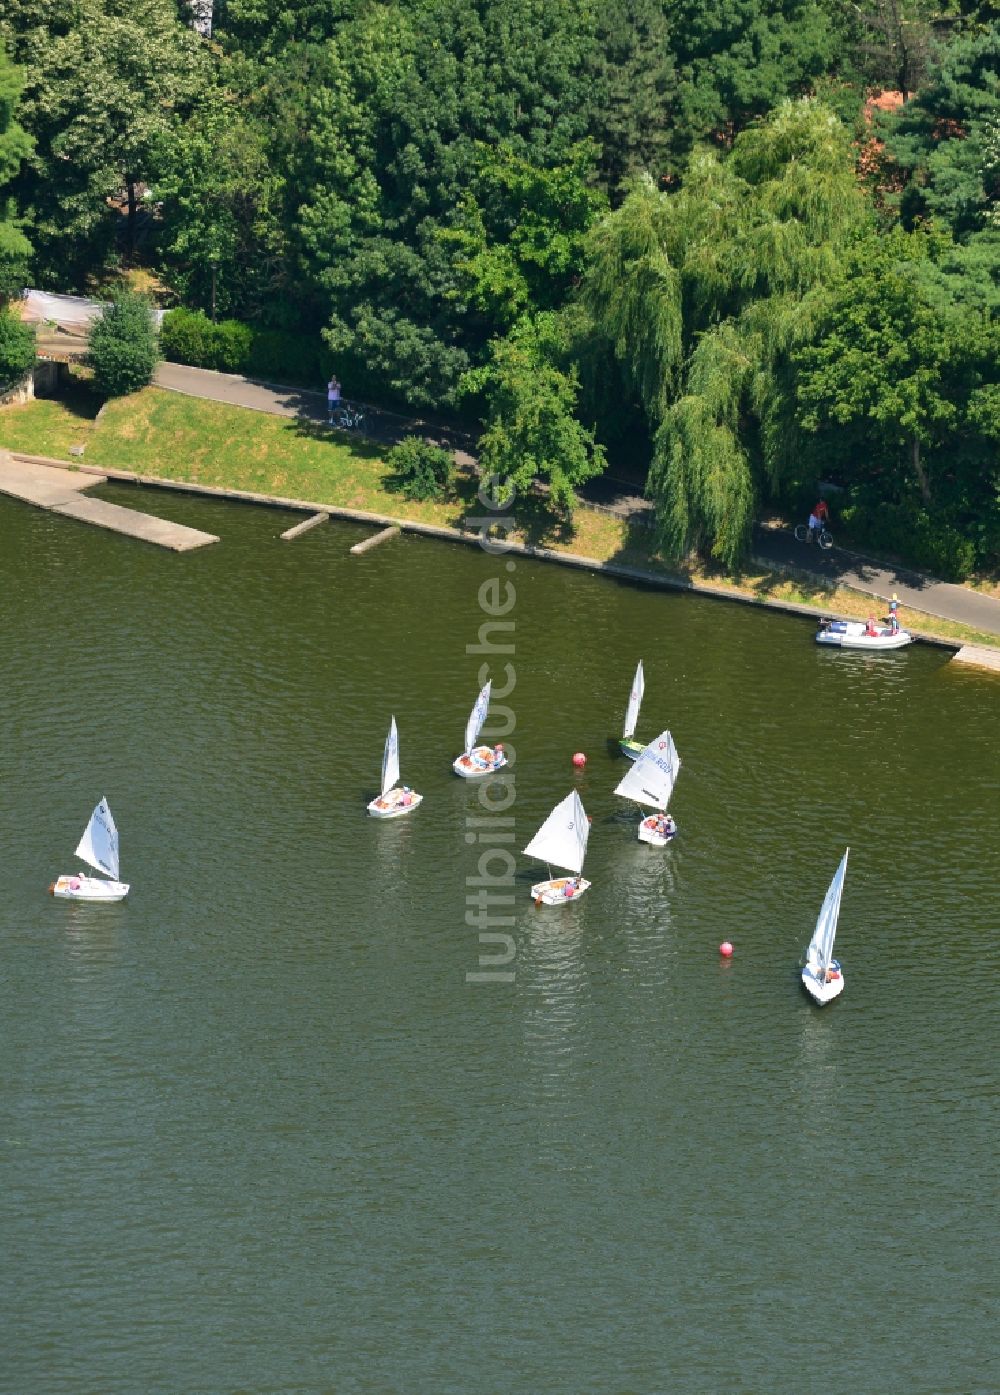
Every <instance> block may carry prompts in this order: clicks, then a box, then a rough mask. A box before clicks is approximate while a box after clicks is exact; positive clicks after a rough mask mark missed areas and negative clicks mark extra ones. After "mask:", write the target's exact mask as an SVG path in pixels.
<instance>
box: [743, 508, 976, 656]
mask: <svg viewBox="0 0 1000 1395" xmlns="http://www.w3.org/2000/svg"><path fill="white" fill-rule="evenodd" d="M753 553H754V556H755V557H759V558H760V559H761V561H763V562H768V563H772V564H774V565H777V566H786V567H794V568H795V569H796V570H797V571H802V572H809V573H811V574H812V575H813V576H818V577H822V579H823V580H824V581H828V582H830V583H832V584H834V585H838V586H850V587H851V589H852V590H854V591H865V592H867V593H868V594H869V595H870V596H877V597H879V598H880V599H881V600H884V601H888V600H889V599H890V597H891V596H892V594H893V592H895V593H896V595H897V596H898V597H899V603H900V606H902V607H904V608H905V607H906V606H910V607H912V609H914V610H922V611H923V612H924V614H925V615H936V616H938V618H939V619H941V620H954V621H956V622H957V623H958V624H961V625H971V626H972V628H973V629H976V630H982V631H983V633H984V634H991V635H1000V601H998V600H994V599H993V597H992V596H985V595H983V594H982V593H981V592H979V591H972V590H970V589H969V587H967V586H952V585H951V584H950V583H948V582H946V581H934V580H933V579H932V578H931V577H928V576H922V575H921V574H920V573H919V572H913V571H909V570H908V569H906V568H903V567H893V566H892V565H890V564H889V563H886V562H873V561H870V560H869V559H868V558H866V557H860V556H859V555H858V554H857V553H855V552H845V551H844V550H843V548H839V547H831V548H830V550H829V551H828V552H822V551H821V550H820V549H819V548H818V547H815V546H814V545H813V544H811V543H800V542H796V540H795V534H794V533H791V532H789V531H787V530H786V529H783V528H758V529H757V531H756V533H755V535H754V543H753ZM903 625H904V626H905V625H906V616H905V615H904V616H903Z"/></svg>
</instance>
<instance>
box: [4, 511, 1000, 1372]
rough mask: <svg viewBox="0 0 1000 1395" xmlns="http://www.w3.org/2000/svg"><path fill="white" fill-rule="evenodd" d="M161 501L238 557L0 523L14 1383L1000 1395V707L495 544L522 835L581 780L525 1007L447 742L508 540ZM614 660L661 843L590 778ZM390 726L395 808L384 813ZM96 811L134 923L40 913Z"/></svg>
mask: <svg viewBox="0 0 1000 1395" xmlns="http://www.w3.org/2000/svg"><path fill="white" fill-rule="evenodd" d="M109 493H110V494H112V495H114V497H121V496H122V494H123V493H125V491H120V492H119V493H117V494H115V492H114V491H109ZM142 497H143V500H144V501H145V502H146V505H147V506H148V507H151V508H153V509H154V510H156V511H159V512H161V513H162V514H164V515H169V516H172V517H177V518H179V519H182V520H184V521H190V522H192V523H194V524H196V525H199V526H203V527H206V528H209V529H211V530H212V531H214V532H218V533H219V534H221V535H222V537H223V539H224V541H223V542H222V543H221V544H220V545H218V546H216V547H213V548H209V549H206V550H204V551H203V552H199V553H195V554H191V555H189V556H186V557H175V556H172V555H169V554H161V553H160V552H159V551H157V550H154V549H152V548H145V547H143V546H142V545H140V544H135V543H131V542H129V541H126V540H123V539H120V538H115V537H113V536H111V535H105V534H101V533H99V532H97V531H94V530H89V529H87V528H84V527H82V526H76V525H73V524H71V523H69V522H66V521H63V520H55V519H52V518H50V517H48V516H46V515H44V514H39V513H35V512H32V511H31V510H29V509H27V508H24V507H22V506H19V505H15V504H13V503H9V502H7V501H0V597H2V614H3V619H4V624H3V655H2V661H3V679H4V704H3V717H2V722H3V730H2V741H0V830H2V832H0V839H2V842H0V847H2V850H3V863H4V871H5V890H6V896H5V904H4V911H3V914H2V917H0V935H2V955H3V1002H2V1012H3V1059H2V1067H3V1077H2V1078H3V1085H2V1117H0V1125H2V1127H0V1138H2V1153H0V1158H2V1163H0V1167H2V1181H3V1185H4V1198H5V1206H4V1220H3V1224H2V1232H0V1239H2V1255H3V1263H2V1274H3V1278H2V1280H0V1283H2V1286H3V1299H4V1312H5V1321H4V1331H5V1335H4V1338H3V1346H4V1359H3V1361H2V1362H0V1371H2V1374H0V1386H2V1388H3V1389H4V1390H9V1391H11V1392H12V1393H13V1392H17V1395H29V1393H30V1395H34V1393H35V1392H37V1395H63V1393H64V1392H65V1395H81V1392H90V1391H93V1392H98V1391H99V1392H102V1395H136V1393H137V1392H149V1393H150V1395H154V1393H155V1395H161V1393H162V1395H203V1393H205V1395H207V1392H213V1395H215V1392H246V1393H248V1395H265V1392H266V1393H267V1395H270V1392H281V1393H282V1395H286V1392H287V1393H289V1395H290V1393H291V1392H309V1393H310V1395H312V1392H320V1391H336V1392H338V1395H347V1393H350V1395H353V1392H379V1395H381V1392H399V1393H400V1395H414V1393H415V1392H420V1395H424V1393H425V1392H426V1395H469V1393H470V1392H480V1391H481V1392H484V1395H493V1393H494V1392H506V1391H511V1392H518V1395H520V1393H521V1392H524V1395H542V1392H545V1393H546V1395H548V1392H552V1395H563V1393H564V1392H566V1393H567V1395H568V1393H570V1392H572V1395H580V1393H582V1392H595V1395H597V1393H598V1392H600V1393H601V1395H604V1392H636V1393H637V1395H658V1392H664V1391H672V1390H678V1391H696V1392H712V1393H713V1395H714V1392H722V1391H736V1390H740V1391H751V1392H781V1393H782V1395H783V1393H784V1392H788V1393H789V1395H799V1393H800V1392H811V1391H823V1392H848V1393H850V1395H854V1393H855V1392H869V1391H870V1392H879V1391H906V1392H915V1391H922V1392H972V1391H993V1390H996V1389H997V1388H998V1387H1000V1379H998V1375H997V1372H996V1369H995V1367H991V1366H990V1364H989V1362H990V1350H991V1344H990V1339H989V1333H990V1329H991V1323H992V1322H994V1320H995V1310H994V1308H993V1302H994V1293H995V1284H994V1282H993V1279H994V1275H993V1273H992V1272H991V1267H990V1258H991V1248H992V1246H993V1244H994V1242H995V1233H994V1232H991V1230H990V1229H989V1226H988V1223H987V1221H988V1216H987V1212H986V1211H985V1203H986V1201H987V1200H988V1196H989V1190H990V1186H991V1182H992V1181H993V1180H995V1179H994V1174H993V1146H994V1145H993V1137H992V1133H991V1127H992V1124H993V1122H994V1121H993V1117H992V1115H991V1112H990V1109H991V1096H990V1088H991V1085H992V1083H993V1053H994V1051H995V1015H994V1014H995V988H994V984H995V970H994V959H995V934H996V929H997V925H996V915H995V909H994V907H995V888H996V884H997V873H998V855H997V850H996V847H997V845H996V833H995V825H996V814H997V808H998V797H997V796H998V780H997V774H998V764H997V754H996V731H997V720H996V718H997V699H998V686H997V684H996V683H995V682H993V681H991V680H990V679H989V678H988V677H976V676H972V675H968V674H956V673H954V672H952V671H951V670H950V669H949V668H948V667H947V666H946V664H945V656H944V655H943V654H941V653H939V652H936V651H933V650H926V649H914V650H911V651H909V652H906V653H903V654H900V655H890V656H886V657H883V658H880V659H875V658H873V657H871V656H866V655H859V656H852V655H838V654H830V653H824V652H817V651H816V649H815V647H814V646H813V645H812V644H811V642H810V640H811V635H810V631H809V629H808V627H807V626H805V625H804V624H803V623H802V622H800V621H797V620H791V619H783V618H780V617H775V616H771V615H764V614H761V613H758V612H755V611H749V610H744V609H742V608H739V607H733V606H727V605H721V604H717V603H713V602H710V601H700V600H695V599H693V598H691V597H689V596H681V595H677V596H675V595H669V594H657V593H651V592H645V591H643V590H641V589H639V588H634V587H630V586H624V585H617V584H615V583H612V582H609V581H606V580H598V579H595V578H592V577H589V576H586V575H582V574H578V573H575V572H569V571H563V570H560V569H558V568H553V567H546V566H543V565H527V564H523V563H521V564H519V565H518V567H517V573H516V577H515V580H516V584H517V587H518V601H517V606H516V609H515V611H514V612H513V614H514V618H515V621H516V627H517V628H516V655H515V657H514V663H515V666H516V670H517V687H516V689H515V692H514V694H513V695H512V698H511V702H512V704H513V706H514V707H515V709H516V716H517V732H516V738H515V744H516V748H517V765H516V775H517V791H518V795H517V802H516V805H515V814H516V835H517V844H516V846H517V847H518V848H520V847H521V846H523V845H524V843H525V842H526V841H527V839H528V838H529V837H530V836H531V834H532V833H533V832H534V830H535V828H536V827H537V825H538V823H540V822H541V820H542V818H543V817H544V816H545V815H546V813H547V812H548V810H549V809H550V808H551V806H552V805H553V804H554V803H555V802H556V800H557V799H559V798H561V797H562V796H563V795H564V794H565V793H566V792H567V791H568V789H569V788H571V786H572V785H573V784H574V782H575V783H576V784H577V785H578V787H579V789H580V792H581V794H582V797H583V800H584V803H585V805H586V807H587V810H588V812H589V813H590V815H591V816H592V818H593V833H592V838H591V848H590V854H589V857H588V863H587V873H588V875H589V876H590V877H591V878H592V879H593V882H594V887H593V890H592V891H591V892H590V893H589V895H588V896H587V897H586V898H585V899H584V900H582V901H581V902H579V903H578V904H577V905H575V906H573V907H569V908H566V909H565V910H555V911H552V910H535V908H534V907H532V906H531V904H530V901H529V898H528V886H529V884H530V881H531V877H532V872H534V871H535V870H536V869H534V868H532V867H530V866H528V865H527V864H526V863H525V861H524V859H523V858H521V859H519V870H518V886H517V894H518V901H517V923H516V927H515V930H516V937H517V945H518V954H517V976H516V982H515V983H514V984H513V985H511V986H500V985H491V986H480V987H471V986H469V985H467V984H466V982H465V974H466V972H467V971H469V970H475V969H476V967H477V963H476V953H477V946H476V935H475V931H474V930H473V929H472V928H470V927H468V926H467V925H465V923H464V909H465V907H464V897H465V892H466V886H465V880H466V877H467V876H472V875H475V871H476V858H477V854H478V849H477V848H476V847H470V846H468V845H467V844H466V843H465V841H464V838H463V834H464V831H465V823H464V821H465V817H466V815H467V813H469V812H475V811H476V808H477V799H476V792H475V789H474V788H471V787H469V786H467V785H465V784H464V783H462V782H460V781H458V780H456V779H454V777H453V776H452V775H451V773H450V761H451V759H452V757H453V756H454V755H455V754H457V752H458V750H459V745H460V741H461V736H462V732H463V728H464V723H465V718H466V715H467V713H468V709H469V707H470V706H471V703H472V700H473V698H474V696H475V691H476V686H477V683H476V672H477V668H478V664H479V661H480V660H479V658H478V657H477V658H473V657H468V656H466V654H465V652H464V649H465V645H466V643H467V642H469V641H472V640H473V639H474V637H475V631H476V629H477V627H478V625H479V623H480V620H481V618H482V617H481V615H480V613H479V611H478V606H477V588H478V585H479V583H480V581H482V580H483V579H485V578H486V577H489V576H490V575H493V574H494V573H495V572H496V568H497V564H496V562H492V561H490V559H488V558H486V557H484V556H483V555H482V554H480V553H479V552H477V551H474V550H472V549H466V548H461V547H449V546H444V545H437V544H433V543H429V542H424V541H419V540H416V539H400V540H397V541H395V542H393V543H391V544H389V545H387V546H385V547H383V548H380V549H378V550H376V551H374V552H372V553H369V554H366V555H365V556H363V557H361V558H350V557H349V556H348V555H347V548H348V546H349V545H350V543H351V542H352V541H354V540H355V538H356V536H357V534H356V533H355V532H353V531H352V530H350V529H349V528H347V527H346V526H331V527H329V528H326V529H322V530H317V531H315V532H313V533H310V534H309V535H307V536H305V537H303V538H301V539H299V540H298V541H296V542H294V543H292V544H283V543H279V542H277V541H276V534H277V533H278V532H279V531H280V529H281V527H283V526H287V525H286V524H285V523H284V521H283V516H282V515H277V514H272V513H268V512H266V511H259V512H258V511H254V510H249V509H247V510H240V509H238V508H235V507H229V506H222V505H213V504H208V503H204V502H201V501H193V500H184V499H182V498H176V497H169V496H142ZM135 501H136V495H135V494H134V493H130V494H128V495H127V497H126V499H125V502H133V503H134V502H135ZM505 575H506V574H505ZM640 656H641V657H643V659H644V660H645V668H646V698H645V703H644V708H643V713H642V717H641V721H640V728H639V734H640V735H642V736H647V737H649V736H652V735H654V734H655V732H656V731H657V730H658V729H659V727H660V726H661V725H669V726H670V727H671V728H672V730H673V732H674V736H675V739H676V741H677V746H678V749H679V751H680V753H681V757H682V760H683V769H682V772H681V776H680V780H679V782H678V786H677V792H676V799H675V803H674V812H675V814H676V816H677V818H678V821H679V824H680V827H681V837H680V838H678V840H677V841H676V842H675V843H674V844H673V845H672V846H671V847H670V848H669V849H668V850H667V851H666V852H665V853H662V854H658V853H656V852H653V851H651V850H647V849H646V848H644V847H640V846H639V844H638V843H637V842H636V841H635V837H634V821H633V820H632V819H631V818H627V819H624V820H623V819H622V818H620V817H619V815H618V811H617V809H616V801H615V800H614V799H613V798H612V796H611V794H610V791H611V789H612V788H613V786H614V784H615V783H616V782H617V780H618V778H620V775H621V773H622V765H621V763H620V761H618V760H615V759H612V757H611V755H610V754H609V753H608V747H607V740H608V737H609V736H613V735H615V734H616V733H617V731H618V730H620V721H621V712H622V708H623V706H624V702H625V698H626V696H627V690H628V686H629V682H630V680H631V675H632V671H633V669H634V667H635V662H636V659H637V658H639V657H640ZM392 712H394V713H395V715H396V718H397V721H398V723H399V727H400V734H401V743H402V764H403V778H404V780H406V781H407V782H409V783H412V784H413V785H414V786H415V787H417V788H418V789H420V790H421V791H422V792H423V793H424V795H425V802H424V805H423V807H422V808H421V810H420V811H419V813H418V814H416V815H415V816H414V818H413V819H412V820H409V821H405V822H399V823H395V824H388V825H377V824H375V823H374V822H372V821H370V820H366V819H365V818H364V816H363V809H364V803H365V801H366V800H367V799H368V798H370V797H371V795H372V794H373V793H374V790H375V786H376V783H377V779H378V773H379V764H380V759H381V748H382V742H383V740H384V736H385V730H386V726H387V723H388V718H389V715H390V714H391V713H392ZM577 749H582V750H585V751H587V752H588V754H589V757H590V760H589V764H588V767H587V770H586V771H585V772H584V773H583V774H582V775H577V774H575V773H574V772H573V770H572V768H571V766H570V759H569V758H570V755H571V753H572V752H573V751H574V750H577ZM102 793H106V794H107V795H108V797H109V800H110V803H111V807H112V809H113V811H114V813H115V816H116V819H117V821H118V824H119V828H120V831H121V836H122V863H123V866H122V875H123V876H124V877H125V879H126V880H129V881H131V882H132V884H133V888H134V889H133V892H132V895H131V896H130V897H129V900H128V901H127V902H126V903H125V904H124V905H123V906H120V907H104V908H96V907H89V908H88V907H79V906H74V905H72V904H71V903H66V902H54V901H53V900H52V899H51V898H49V897H47V896H46V895H45V894H44V891H45V887H46V885H47V884H48V882H49V881H50V880H51V879H52V877H53V876H55V874H56V873H58V872H59V871H68V870H71V869H72V868H73V867H74V866H75V865H76V864H75V860H74V859H73V857H72V855H71V854H72V850H73V848H74V847H75V845H76V841H77V839H78V837H79V835H80V831H81V829H82V828H83V825H84V823H85V821H86V818H87V816H88V814H89V811H90V809H91V808H92V806H93V804H94V802H95V801H96V799H97V798H98V797H99V795H100V794H102ZM848 843H849V844H850V846H851V849H852V852H851V861H850V866H849V870H848V879H847V887H846V891H845V895H844V904H843V911H842V915H841V927H840V934H839V937H838V949H839V952H840V954H841V957H842V959H843V961H844V963H845V968H846V974H847V988H846V991H845V993H844V996H843V998H842V999H840V1000H839V1002H838V1003H837V1004H836V1005H835V1006H833V1007H832V1008H829V1009H827V1010H826V1011H825V1012H823V1013H819V1012H817V1011H816V1010H814V1009H812V1008H811V1007H810V1006H809V1004H808V1003H807V1001H806V1000H805V998H804V996H803V994H802V992H801V990H800V988H799V986H798V983H797V978H796V973H795V965H796V962H797V959H798V955H799V953H800V951H801V948H802V945H803V944H804V942H805V940H806V939H807V938H808V935H809V933H810V930H811V927H812V923H813V921H814V920H815V917H816V913H817V911H818V908H819V904H820V901H821V900H822V897H823V894H824V891H825V889H826V885H827V883H828V882H829V879H830V877H831V876H832V874H833V871H834V869H835V868H836V865H837V861H838V859H839V858H840V856H841V853H842V852H843V848H844V846H845V845H847V844H848ZM724 938H729V939H732V940H733V941H734V942H735V945H736V955H735V957H734V959H733V960H732V961H731V962H729V963H724V962H721V961H720V960H719V957H718V954H717V951H716V947H717V945H718V943H719V941H720V940H722V939H724Z"/></svg>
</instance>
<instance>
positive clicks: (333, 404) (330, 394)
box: [326, 373, 340, 426]
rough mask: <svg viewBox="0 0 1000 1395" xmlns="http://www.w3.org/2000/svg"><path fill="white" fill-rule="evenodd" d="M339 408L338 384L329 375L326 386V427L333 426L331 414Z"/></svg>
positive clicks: (333, 377) (332, 376)
mask: <svg viewBox="0 0 1000 1395" xmlns="http://www.w3.org/2000/svg"><path fill="white" fill-rule="evenodd" d="M339 406H340V384H339V383H338V382H337V379H336V377H335V376H334V375H333V374H332V373H331V375H330V381H329V382H328V383H327V385H326V422H327V425H328V426H332V425H333V414H334V412H335V411H336V410H337V408H338V407H339Z"/></svg>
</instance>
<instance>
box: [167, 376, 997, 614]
mask: <svg viewBox="0 0 1000 1395" xmlns="http://www.w3.org/2000/svg"><path fill="white" fill-rule="evenodd" d="M156 383H157V386H158V387H162V388H168V389H169V390H170V391H172V392H182V393H187V394H188V395H189V396H191V397H203V398H207V399H209V400H211V401H213V402H227V403H229V404H231V405H232V406H234V407H248V408H251V409H252V410H253V411H256V412H267V413H270V414H271V415H273V416H283V417H297V418H300V419H303V418H304V419H305V420H308V421H316V422H325V420H326V397H325V395H324V394H323V393H320V392H310V391H309V390H308V389H305V388H301V389H300V388H287V387H286V388H282V387H275V386H269V385H268V384H266V383H258V382H254V381H252V380H251V379H249V378H242V377H239V376H238V375H236V374H232V373H213V372H211V371H209V370H208V369H205V368H188V367H186V366H184V365H182V364H179V363H161V364H160V365H159V367H158V368H157V371H156ZM364 413H365V420H364V426H363V428H362V429H363V431H364V434H365V436H368V437H370V438H371V439H372V440H375V441H379V442H381V443H382V444H384V445H395V444H396V443H397V442H399V441H401V440H402V439H403V438H404V437H405V436H410V435H413V434H414V432H426V434H427V435H429V436H433V437H434V438H435V439H437V440H439V441H440V442H441V444H442V445H449V446H451V447H452V449H454V450H455V451H456V454H457V458H458V460H459V463H460V464H471V463H473V461H474V456H473V455H472V454H471V453H470V452H471V451H472V450H473V449H474V447H475V440H474V438H473V437H472V436H471V435H469V434H466V433H464V432H461V431H459V430H458V429H457V428H455V427H454V426H448V425H446V424H444V423H441V422H436V421H434V420H432V419H430V418H427V419H422V418H412V417H404V416H401V415H399V414H398V413H395V412H387V411H385V410H383V409H382V408H377V407H368V406H364ZM584 495H585V498H586V499H587V500H588V501H590V502H592V503H595V504H598V505H599V506H600V507H602V508H605V509H607V510H609V511H610V512H612V513H615V514H618V515H620V516H621V517H622V518H628V519H631V520H633V521H638V520H640V519H641V520H649V519H650V518H651V515H652V504H651V503H650V501H649V500H648V499H644V498H643V497H642V493H641V487H640V486H638V485H636V484H635V483H630V482H629V481H626V480H618V479H616V478H614V477H613V476H602V477H600V478H599V479H596V480H593V481H591V482H590V484H588V485H587V486H586V488H585V490H584ZM753 551H754V556H755V557H759V558H760V559H761V561H762V562H766V563H768V564H772V565H776V566H785V567H794V568H795V569H796V570H797V571H801V572H809V573H811V574H813V575H814V576H818V577H821V578H822V579H823V580H824V581H829V582H831V583H835V584H840V585H844V586H849V587H851V588H852V589H853V590H856V591H863V592H867V593H868V594H869V595H872V596H878V597H880V598H882V599H884V600H886V601H888V600H889V598H890V597H891V596H892V593H893V592H894V591H895V593H896V594H897V595H898V597H899V600H900V604H901V605H903V606H910V607H912V608H913V609H914V610H921V611H923V612H924V613H925V614H927V615H936V616H938V617H939V618H940V619H942V620H954V621H956V622H958V623H960V624H963V625H971V626H972V627H973V628H975V629H977V630H981V631H983V633H984V634H995V635H1000V601H998V600H994V599H993V598H992V597H990V596H985V595H982V594H981V593H980V592H978V591H972V590H969V589H968V588H967V587H965V586H952V585H949V584H948V583H946V582H942V581H933V580H931V578H929V577H925V576H921V575H920V574H919V573H918V572H912V571H907V570H904V569H902V568H899V569H897V568H894V567H892V566H890V565H888V564H886V563H883V562H870V561H869V560H867V559H866V558H864V557H859V556H857V555H856V554H855V553H851V552H845V551H843V550H842V549H841V548H836V547H835V548H831V549H830V551H829V552H820V550H819V549H818V548H816V549H815V550H807V547H806V545H804V544H802V543H798V542H796V541H795V536H794V534H793V533H791V532H785V531H783V530H779V529H769V528H759V529H757V531H756V533H755V536H754V546H753ZM904 623H905V617H904Z"/></svg>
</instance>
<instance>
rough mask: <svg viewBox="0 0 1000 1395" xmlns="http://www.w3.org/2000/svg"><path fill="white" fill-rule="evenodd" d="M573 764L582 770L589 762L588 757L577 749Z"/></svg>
mask: <svg viewBox="0 0 1000 1395" xmlns="http://www.w3.org/2000/svg"><path fill="white" fill-rule="evenodd" d="M573 764H574V765H575V766H576V768H577V770H582V769H583V767H584V766H585V765H586V764H587V757H586V756H585V755H584V754H583V752H582V751H577V753H576V755H575V756H574V757H573Z"/></svg>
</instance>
